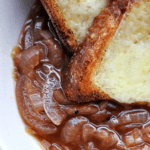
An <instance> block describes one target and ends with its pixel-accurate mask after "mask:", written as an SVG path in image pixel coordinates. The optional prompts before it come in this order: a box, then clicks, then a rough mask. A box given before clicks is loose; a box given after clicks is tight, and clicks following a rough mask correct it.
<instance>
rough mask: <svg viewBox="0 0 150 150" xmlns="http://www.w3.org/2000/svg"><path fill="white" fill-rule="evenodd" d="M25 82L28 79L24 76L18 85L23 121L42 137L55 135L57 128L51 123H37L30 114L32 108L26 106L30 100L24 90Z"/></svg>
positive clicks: (18, 98)
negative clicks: (42, 135) (43, 135)
mask: <svg viewBox="0 0 150 150" xmlns="http://www.w3.org/2000/svg"><path fill="white" fill-rule="evenodd" d="M25 82H26V78H25V77H24V76H20V78H19V79H18V82H17V84H16V96H17V102H18V109H19V111H20V113H21V115H22V118H23V120H24V121H25V122H26V123H27V124H28V125H29V126H30V127H31V128H33V129H34V130H35V131H36V132H37V133H38V134H40V135H41V134H54V133H55V132H56V131H57V127H56V126H55V125H54V124H52V123H50V122H40V121H37V120H36V119H35V118H34V117H32V114H31V113H30V112H29V109H32V108H31V107H29V106H26V103H27V101H28V100H27V99H28V98H27V97H26V90H25V88H24V83H25Z"/></svg>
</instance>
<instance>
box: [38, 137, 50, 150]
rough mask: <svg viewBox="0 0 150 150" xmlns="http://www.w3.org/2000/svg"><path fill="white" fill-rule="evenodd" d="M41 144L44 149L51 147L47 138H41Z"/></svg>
mask: <svg viewBox="0 0 150 150" xmlns="http://www.w3.org/2000/svg"><path fill="white" fill-rule="evenodd" d="M40 143H41V144H42V146H43V147H44V148H45V149H46V150H49V149H50V147H51V143H49V142H48V141H47V140H45V139H43V140H42V141H41V142H40Z"/></svg>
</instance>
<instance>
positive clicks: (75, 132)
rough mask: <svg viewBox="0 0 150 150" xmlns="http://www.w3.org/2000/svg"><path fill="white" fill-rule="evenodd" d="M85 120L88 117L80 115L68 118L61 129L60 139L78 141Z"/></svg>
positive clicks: (68, 141) (71, 141)
mask: <svg viewBox="0 0 150 150" xmlns="http://www.w3.org/2000/svg"><path fill="white" fill-rule="evenodd" d="M87 122H88V119H87V118H85V117H82V116H79V117H76V118H72V119H70V120H69V121H68V122H67V123H66V124H65V126H64V128H63V129H62V132H61V137H62V139H63V140H64V141H65V142H67V143H79V142H80V135H81V134H80V132H81V129H82V126H83V125H84V124H86V123H87Z"/></svg>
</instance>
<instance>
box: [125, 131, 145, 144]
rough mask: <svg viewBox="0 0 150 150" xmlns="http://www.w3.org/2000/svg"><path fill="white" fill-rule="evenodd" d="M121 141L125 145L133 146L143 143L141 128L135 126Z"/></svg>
mask: <svg viewBox="0 0 150 150" xmlns="http://www.w3.org/2000/svg"><path fill="white" fill-rule="evenodd" d="M123 141H124V143H125V145H126V146H127V147H133V146H136V145H139V144H141V143H143V140H142V133H141V130H139V129H136V128H135V129H134V130H133V131H131V132H129V133H127V134H126V135H124V136H123Z"/></svg>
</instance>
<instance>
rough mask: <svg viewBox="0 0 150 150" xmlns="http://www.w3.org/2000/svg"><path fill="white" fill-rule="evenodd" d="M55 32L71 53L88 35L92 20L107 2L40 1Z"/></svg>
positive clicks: (82, 0) (106, 0) (75, 0)
mask: <svg viewBox="0 0 150 150" xmlns="http://www.w3.org/2000/svg"><path fill="white" fill-rule="evenodd" d="M41 2H42V4H43V6H44V7H45V9H46V11H47V13H48V15H49V16H50V18H51V20H52V23H53V25H54V27H55V29H56V32H57V34H58V36H59V38H60V40H61V41H62V43H63V44H64V45H65V47H66V48H67V49H68V50H69V51H70V52H73V51H74V50H75V49H76V47H77V46H78V44H79V43H81V42H82V40H83V39H84V38H85V35H86V34H87V33H88V28H89V27H90V26H91V25H92V22H93V19H94V18H95V17H96V16H97V15H98V14H99V13H100V11H101V9H102V8H104V7H105V6H106V5H107V2H108V0H65V1H64V0H41Z"/></svg>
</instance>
